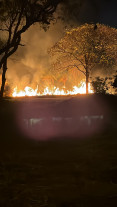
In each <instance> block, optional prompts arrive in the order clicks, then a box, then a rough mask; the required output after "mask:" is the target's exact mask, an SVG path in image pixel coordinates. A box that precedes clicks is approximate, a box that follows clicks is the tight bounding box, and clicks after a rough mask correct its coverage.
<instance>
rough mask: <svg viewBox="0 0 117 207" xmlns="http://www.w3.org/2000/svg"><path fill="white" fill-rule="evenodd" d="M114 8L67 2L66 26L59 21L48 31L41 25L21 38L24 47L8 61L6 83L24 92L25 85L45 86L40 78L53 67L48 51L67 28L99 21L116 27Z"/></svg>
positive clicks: (111, 4) (95, 2)
mask: <svg viewBox="0 0 117 207" xmlns="http://www.w3.org/2000/svg"><path fill="white" fill-rule="evenodd" d="M79 5H80V7H79ZM115 5H116V3H115V4H114V1H109V0H108V1H106V0H104V1H101V0H100V1H98V0H91V1H89V0H84V1H81V0H74V1H73V0H68V1H67V3H66V4H65V5H64V7H63V12H64V14H65V15H64V23H63V21H62V20H58V22H57V23H56V24H54V25H53V24H51V26H50V28H49V29H48V30H47V31H46V32H45V31H44V30H43V29H40V26H39V25H38V24H36V25H34V26H32V27H31V28H30V29H29V30H28V31H27V32H26V33H25V34H24V35H23V36H22V44H24V45H25V46H24V47H19V49H18V51H17V52H16V53H15V54H14V55H13V56H12V57H11V58H10V59H9V61H8V71H7V80H8V83H9V84H10V86H11V88H12V87H13V88H14V87H15V86H18V87H20V88H22V89H23V88H24V87H25V86H26V85H29V86H33V87H36V85H37V84H38V85H39V84H41V83H42V81H41V79H42V78H43V76H44V75H47V74H48V71H49V69H50V66H51V58H50V56H49V54H48V52H47V50H48V48H50V47H51V46H53V44H54V43H55V42H57V41H58V40H59V39H60V38H61V37H62V36H63V34H64V32H65V28H66V26H67V27H68V28H69V27H73V26H75V27H76V26H78V25H80V24H83V23H96V22H100V23H106V24H109V25H110V26H115V27H116V22H117V21H116V20H117V18H115V16H113V15H112V13H113V9H114V8H115ZM59 12H60V11H59V10H58V13H59ZM116 17H117V15H116ZM79 78H80V79H81V78H82V76H81V77H80V76H79Z"/></svg>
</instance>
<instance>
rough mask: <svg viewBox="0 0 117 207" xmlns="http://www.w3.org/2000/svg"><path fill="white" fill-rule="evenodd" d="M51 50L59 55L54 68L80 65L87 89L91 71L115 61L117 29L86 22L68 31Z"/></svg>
mask: <svg viewBox="0 0 117 207" xmlns="http://www.w3.org/2000/svg"><path fill="white" fill-rule="evenodd" d="M49 53H50V54H51V55H52V56H55V57H56V61H55V62H54V63H53V65H52V66H53V70H57V71H62V70H63V71H64V70H69V69H72V68H77V69H78V71H80V72H81V73H83V74H84V75H85V78H86V93H88V83H89V78H90V74H91V71H92V70H93V69H95V68H96V67H99V68H101V67H103V68H105V69H107V68H109V69H112V67H113V66H114V65H115V64H116V60H117V29H114V28H111V27H109V26H105V25H102V24H96V29H95V25H94V24H84V25H82V26H80V27H77V28H74V29H72V30H70V31H67V32H66V34H65V36H64V37H63V38H62V39H61V40H60V41H59V42H57V43H56V44H55V45H54V46H53V47H52V48H51V49H50V50H49Z"/></svg>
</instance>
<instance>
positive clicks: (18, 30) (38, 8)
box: [0, 0, 62, 97]
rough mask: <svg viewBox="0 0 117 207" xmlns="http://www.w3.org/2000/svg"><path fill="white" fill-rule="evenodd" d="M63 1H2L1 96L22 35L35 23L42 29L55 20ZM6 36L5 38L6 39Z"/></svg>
mask: <svg viewBox="0 0 117 207" xmlns="http://www.w3.org/2000/svg"><path fill="white" fill-rule="evenodd" d="M61 1H62V0H0V38H1V39H2V42H3V43H4V44H1V45H0V69H2V71H3V74H2V86H1V94H0V96H1V97H2V96H3V92H4V86H5V81H6V79H5V74H6V71H7V59H8V58H9V57H10V56H11V55H12V54H13V53H14V52H15V51H16V50H17V49H18V46H19V45H20V46H22V45H21V43H20V42H21V35H22V33H24V32H25V31H26V30H28V28H29V27H30V26H31V25H33V24H34V23H40V25H42V27H44V26H46V25H48V24H49V23H50V21H51V20H52V19H53V13H54V12H55V10H56V8H57V5H58V4H59V3H60V2H61ZM4 36H5V38H4Z"/></svg>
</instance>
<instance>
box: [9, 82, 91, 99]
mask: <svg viewBox="0 0 117 207" xmlns="http://www.w3.org/2000/svg"><path fill="white" fill-rule="evenodd" d="M89 93H93V90H92V89H91V86H90V83H89ZM77 94H86V83H85V82H82V83H81V86H80V87H78V86H73V90H72V91H69V90H66V89H65V88H63V89H62V90H60V89H59V88H57V87H55V86H54V87H53V89H49V88H48V87H46V88H45V89H44V91H43V92H42V93H40V92H39V90H38V86H37V88H36V89H33V88H31V87H28V86H26V87H25V88H24V90H18V88H17V87H15V88H14V90H13V93H12V96H13V97H24V96H45V95H62V96H64V95H65V96H66V95H77Z"/></svg>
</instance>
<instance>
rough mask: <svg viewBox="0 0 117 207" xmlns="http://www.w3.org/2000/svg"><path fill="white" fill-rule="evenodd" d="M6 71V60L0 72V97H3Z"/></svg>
mask: <svg viewBox="0 0 117 207" xmlns="http://www.w3.org/2000/svg"><path fill="white" fill-rule="evenodd" d="M6 71H7V60H6V61H5V62H4V64H3V72H2V85H1V91H0V98H3V94H4V88H5V82H6V78H5V75H6Z"/></svg>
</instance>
